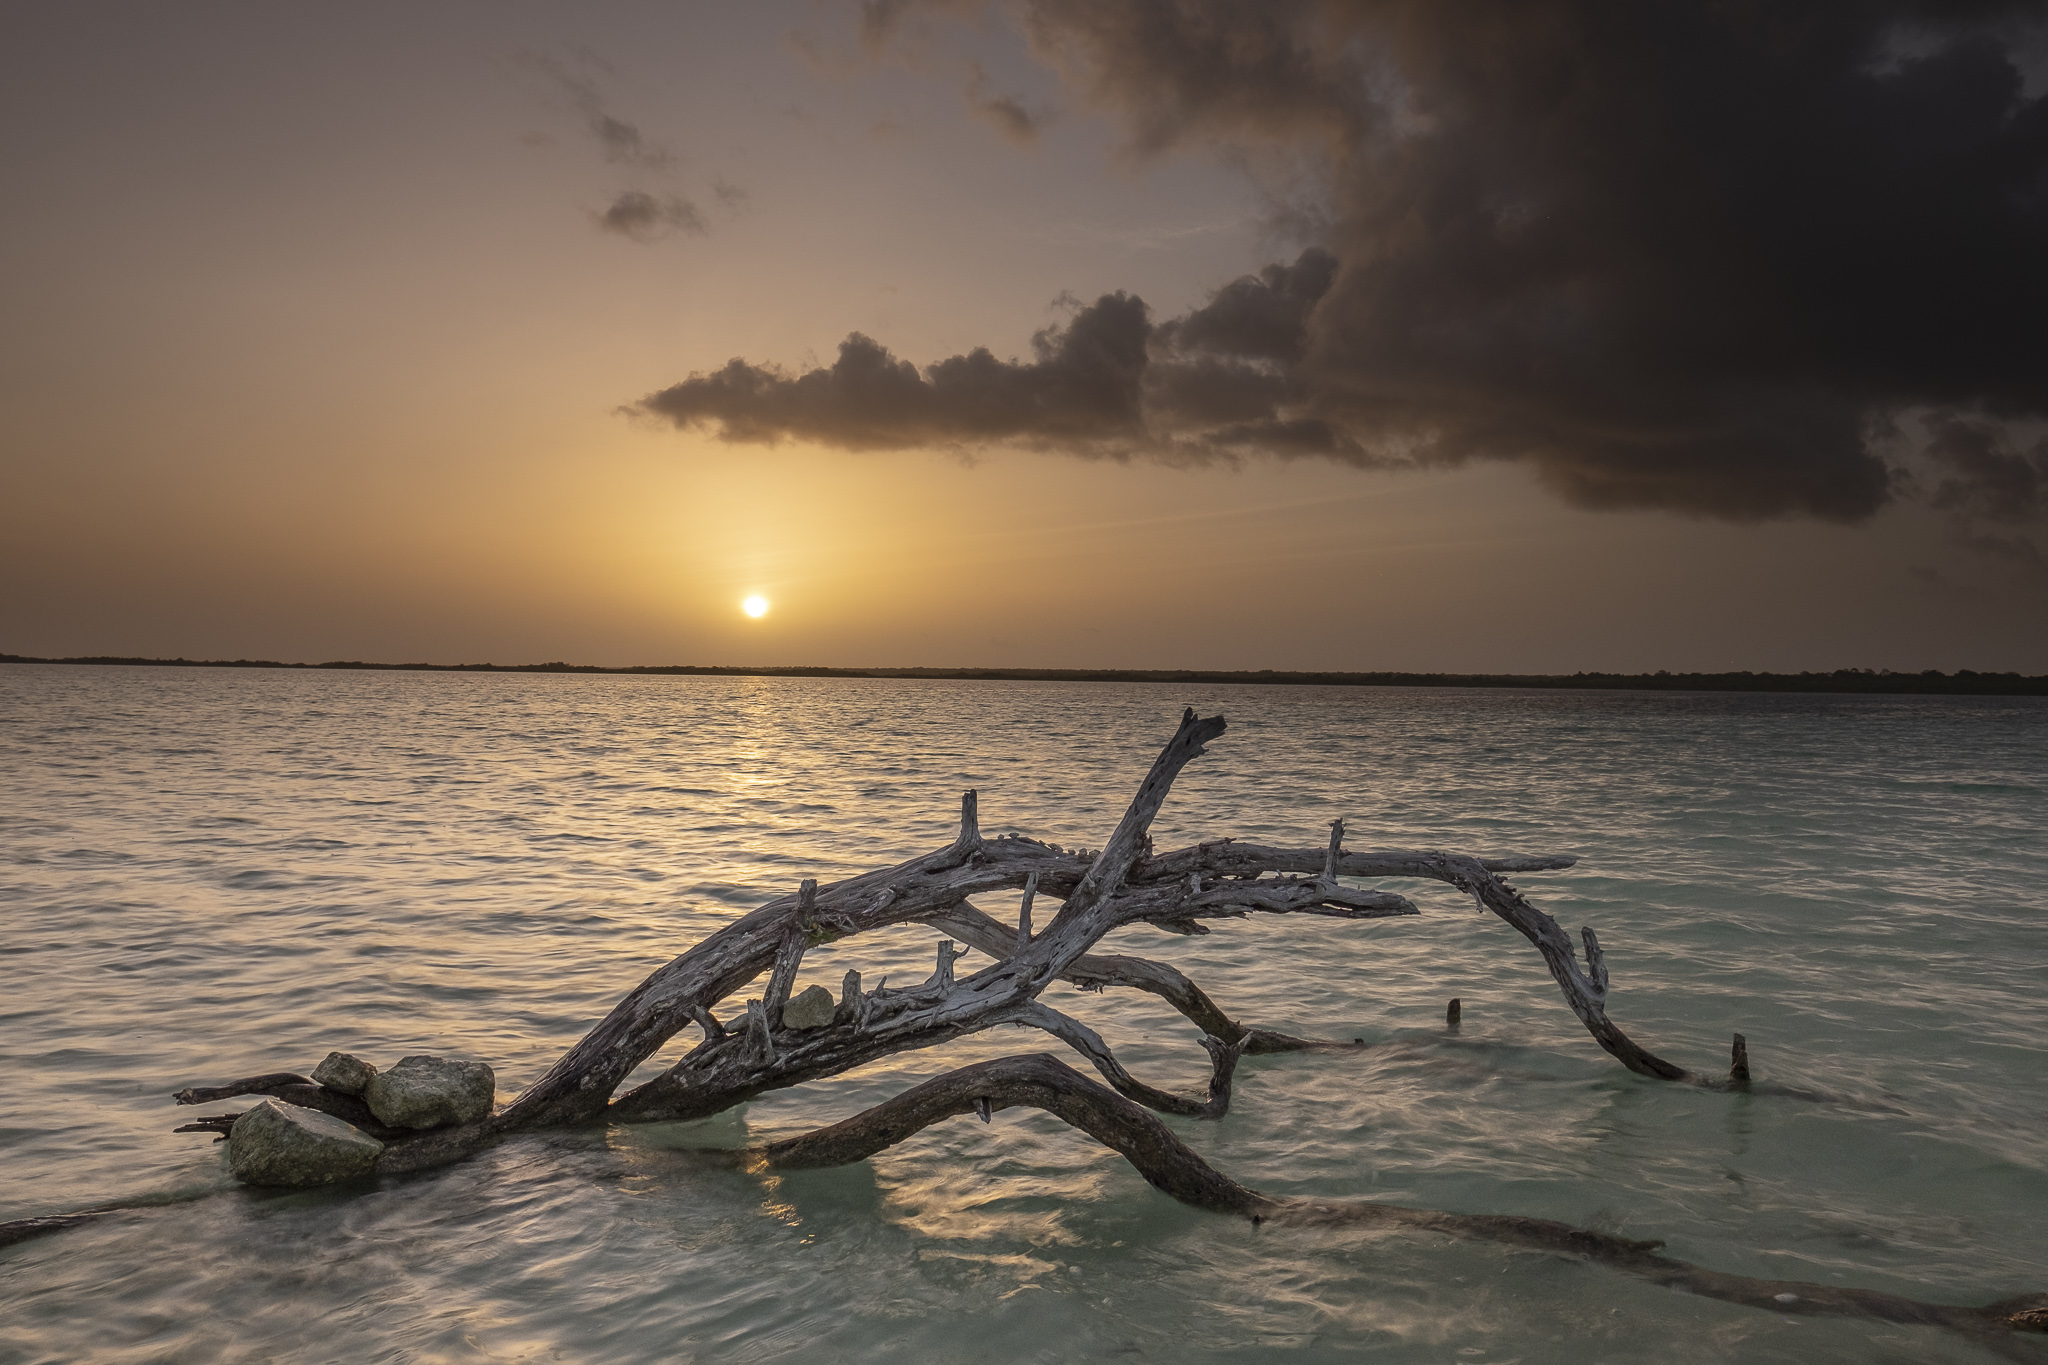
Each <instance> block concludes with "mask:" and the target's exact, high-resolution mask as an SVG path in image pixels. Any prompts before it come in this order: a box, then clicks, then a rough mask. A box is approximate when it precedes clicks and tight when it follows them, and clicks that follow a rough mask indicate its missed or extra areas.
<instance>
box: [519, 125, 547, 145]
mask: <svg viewBox="0 0 2048 1365" xmlns="http://www.w3.org/2000/svg"><path fill="white" fill-rule="evenodd" d="M519 145H520V146H522V147H532V148H534V149H535V150H539V149H541V148H544V147H552V146H554V145H555V139H554V138H553V137H552V136H550V135H549V134H547V133H543V132H539V131H537V130H534V129H528V130H527V131H526V132H523V133H521V134H520V135H519Z"/></svg>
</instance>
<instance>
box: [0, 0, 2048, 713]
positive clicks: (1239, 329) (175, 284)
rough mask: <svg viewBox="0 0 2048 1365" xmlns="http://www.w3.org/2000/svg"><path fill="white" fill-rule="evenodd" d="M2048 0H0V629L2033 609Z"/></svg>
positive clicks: (2020, 654)
mask: <svg viewBox="0 0 2048 1365" xmlns="http://www.w3.org/2000/svg"><path fill="white" fill-rule="evenodd" d="M2042 14H2043V7H2042V6H2041V5H2039V4H2038V3H2036V4H2030V5H2012V6H2001V5H1996V4H1982V5H1977V4H1949V5H1941V6H1915V5H1908V4H1897V3H1893V4H1883V3H1875V2H1873V3H1856V4H1841V5H1827V4H1814V5H1799V6H1790V7H1785V6H1767V5H1748V4H1728V5H1719V6H1710V5H1675V4H1660V3H1646V4H1642V5H1636V6H1629V7H1604V6H1591V5H1585V6H1579V5H1548V4H1542V3H1529V4H1514V5H1479V4H1474V5H1469V6H1467V5H1436V4H1412V5H1410V4H1379V5H1370V4H1363V5H1339V4H1329V5H1325V4H1312V3H1301V4H1293V3H1284V2H1283V0H1274V2H1273V3H1270V4H1258V5H1252V4H1239V5H1208V4H1198V3H1193V2H1192V0H1190V3H1185V4H1147V3H1133V4H1130V5H1121V6H1105V5H1100V4H1095V5H1089V4H1082V3H1078V0H1076V2H1074V3H1067V2H1065V0H1040V2H1039V3H1022V2H1020V3H1017V4H1011V5H1003V4H987V5H974V4H938V3H935V4H914V3H887V2H886V0H877V2H876V3H871V4H869V5H866V6H861V5H856V4H832V3H811V2H810V0H802V2H801V3H747V4H737V3H735V4H687V3H666V4H657V3H630V4H629V3H619V4H590V5H585V4H578V5H573V6H572V5H567V4H554V5H543V4H528V3H504V2H502V0H493V3H487V4H486V3H480V4H453V3H442V4H431V5H416V4H404V5H401V4H385V3H370V4H357V5H346V6H342V5H331V6H309V5H273V4H255V3H248V4H232V3H203V4H180V5H164V4H133V5H121V4H109V3H83V4H63V5H56V4H45V5H19V6H14V7H11V8H10V10H9V20H8V28H9V35H8V40H7V42H6V43H5V44H4V46H0V71H4V79H0V100H4V101H5V118H4V123H0V147H4V151H0V158H4V170H5V185H6V190H7V209H6V212H5V214H4V215H0V259H4V262H5V269H4V273H0V287H4V291H5V292H4V295H0V298H4V309H0V348H4V349H0V651H6V652H11V653H16V654H32V655H75V654H121V655H144V656H153V655H163V656H169V655H184V656H188V657H193V658H224V657H225V658H233V657H255V658H274V659H284V660H302V661H317V660H325V659H372V660H384V661H404V660H427V661H433V662H444V663H448V662H462V661H483V660H493V661H496V662H499V663H512V662H531V661H539V660H547V659H566V660H570V661H574V662H584V663H606V664H633V663H646V664H662V663H697V664H834V665H848V666H857V665H937V666H944V665H1013V666H1037V667H1062V666H1073V667H1153V668H1289V669H1298V668H1311V669H1365V670H1372V669H1418V670H1448V671H1492V672H1543V671H1565V672H1570V671H1574V670H1578V669H1604V670H1627V671H1634V670H1654V669H1659V668H1668V669H1673V670H1690V669H1715V670H1718V669H1742V668H1751V669H1790V670H1797V669H1820V668H1829V669H1831V668H1837V667H1871V668H1896V669H1911V670H1918V669H1924V668H1941V669H1955V668H1959V667H1964V668H1976V669H1982V670H1992V669H1995V670H2006V669H2017V670H2021V671H2025V672H2030V673H2042V672H2048V558H2044V555H2048V99H2044V95H2048V29H2044V25H2043V23H2042ZM1596 15H1597V19H1596V18H1595V17H1593V16H1596ZM1957 16H1961V18H1958V17H1957ZM749 596H759V597H761V598H763V599H765V600H766V602H767V603H768V609H767V610H766V611H765V613H764V614H762V615H760V616H758V617H755V616H751V615H749V614H747V613H746V612H745V611H743V609H742V606H741V604H742V601H743V599H746V598H748V597H749Z"/></svg>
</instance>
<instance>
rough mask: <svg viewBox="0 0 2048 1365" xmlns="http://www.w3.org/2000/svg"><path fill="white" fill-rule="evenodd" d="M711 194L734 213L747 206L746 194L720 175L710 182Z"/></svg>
mask: <svg viewBox="0 0 2048 1365" xmlns="http://www.w3.org/2000/svg"><path fill="white" fill-rule="evenodd" d="M711 192H712V193H713V194H715V195H717V196H718V202H719V203H721V204H723V205H725V206H726V207H727V208H728V209H731V210H732V211H733V212H734V213H738V212H739V211H740V210H741V209H744V208H745V207H746V206H747V192H746V191H745V190H743V189H741V188H740V187H739V186H738V185H735V184H733V183H732V182H731V181H730V180H727V179H726V178H725V177H724V176H722V175H721V176H719V177H717V178H716V179H714V180H713V181H712V182H711Z"/></svg>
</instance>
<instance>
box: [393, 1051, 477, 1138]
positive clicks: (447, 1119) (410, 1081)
mask: <svg viewBox="0 0 2048 1365" xmlns="http://www.w3.org/2000/svg"><path fill="white" fill-rule="evenodd" d="M497 1086H498V1079H497V1077H496V1076H494V1075H493V1074H492V1073H491V1069H490V1067H488V1066H486V1065H484V1064H483V1063H482V1062H453V1061H449V1060H448V1059H447V1058H445V1057H406V1058H403V1059H401V1060H400V1061H399V1063H398V1065H397V1066H394V1067H392V1068H391V1069H390V1070H389V1071H380V1072H378V1073H377V1074H376V1075H375V1076H372V1077H371V1078H370V1084H369V1086H368V1088H366V1089H365V1090H364V1091H363V1098H364V1099H366V1100H368V1101H369V1102H370V1112H371V1113H373V1114H375V1115H376V1116H377V1118H378V1121H379V1122H382V1123H388V1124H390V1125H391V1126H392V1127H393V1128H439V1127H442V1126H443V1125H445V1124H450V1123H471V1122H474V1121H475V1120H477V1119H480V1118H483V1117H485V1116H487V1115H488V1114H489V1113H490V1112H491V1101H492V1099H493V1098H494V1097H495V1096H496V1094H497Z"/></svg>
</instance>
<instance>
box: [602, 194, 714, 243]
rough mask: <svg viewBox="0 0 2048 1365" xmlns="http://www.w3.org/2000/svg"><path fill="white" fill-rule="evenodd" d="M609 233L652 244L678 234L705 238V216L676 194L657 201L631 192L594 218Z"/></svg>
mask: <svg viewBox="0 0 2048 1365" xmlns="http://www.w3.org/2000/svg"><path fill="white" fill-rule="evenodd" d="M594 216H595V217H596V219H597V225H598V226H599V227H600V228H602V229H604V230H605V231H606V232H616V233H617V234H618V235H619V236H621V237H630V238H632V239H633V240H634V241H636V242H652V241H658V240H659V239H661V238H663V237H666V236H668V235H670V234H671V233H675V232H690V233H696V234H698V235H699V236H701V235H703V233H704V231H705V227H704V215H703V214H701V213H699V212H697V206H696V205H695V204H692V203H691V202H690V201H689V200H687V199H679V198H677V197H675V196H674V195H667V196H664V197H662V198H656V197H655V196H654V195H651V194H648V193H646V192H645V191H642V190H627V191H626V192H625V193H623V194H621V195H620V196H619V197H618V198H616V199H614V200H613V201H612V202H611V207H609V208H607V209H606V210H605V211H604V212H603V213H600V214H596V215H594Z"/></svg>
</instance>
